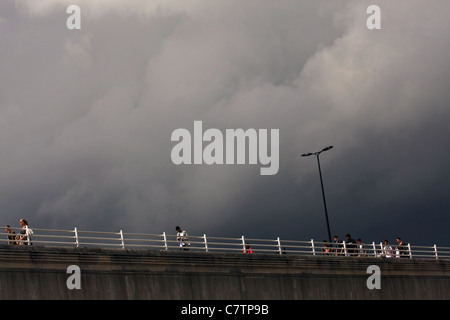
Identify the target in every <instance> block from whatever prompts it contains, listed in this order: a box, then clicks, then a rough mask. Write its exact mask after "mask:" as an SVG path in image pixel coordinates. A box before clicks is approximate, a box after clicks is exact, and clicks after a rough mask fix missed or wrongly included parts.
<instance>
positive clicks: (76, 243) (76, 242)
mask: <svg viewBox="0 0 450 320" xmlns="http://www.w3.org/2000/svg"><path fill="white" fill-rule="evenodd" d="M73 232H74V233H75V245H76V246H77V248H78V247H79V245H80V242H79V241H78V228H77V227H75V229H74V230H73Z"/></svg>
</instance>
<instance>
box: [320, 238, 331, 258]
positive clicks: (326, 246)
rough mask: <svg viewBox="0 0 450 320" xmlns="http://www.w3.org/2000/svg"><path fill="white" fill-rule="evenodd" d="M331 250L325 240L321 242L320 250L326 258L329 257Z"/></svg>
mask: <svg viewBox="0 0 450 320" xmlns="http://www.w3.org/2000/svg"><path fill="white" fill-rule="evenodd" d="M331 250H332V249H331V248H330V247H329V246H328V242H327V240H323V248H322V253H323V254H324V255H326V256H328V255H330V252H331Z"/></svg>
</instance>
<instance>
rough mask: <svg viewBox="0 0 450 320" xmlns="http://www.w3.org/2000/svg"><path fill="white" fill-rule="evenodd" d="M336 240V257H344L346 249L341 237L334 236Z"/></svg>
mask: <svg viewBox="0 0 450 320" xmlns="http://www.w3.org/2000/svg"><path fill="white" fill-rule="evenodd" d="M333 240H334V249H333V250H334V255H336V256H342V255H344V247H343V245H342V242H341V241H339V237H338V236H334V237H333Z"/></svg>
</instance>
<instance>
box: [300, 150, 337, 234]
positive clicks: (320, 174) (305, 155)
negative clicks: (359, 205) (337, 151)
mask: <svg viewBox="0 0 450 320" xmlns="http://www.w3.org/2000/svg"><path fill="white" fill-rule="evenodd" d="M331 148H333V146H329V147H326V148H323V149H322V150H320V151H317V152H313V153H311V152H308V153H304V154H302V157H309V156H312V155H314V156H316V157H317V165H318V166H319V176H320V186H321V187H322V198H323V206H324V208H325V218H326V221H327V229H328V241H329V242H330V243H331V231H330V222H329V221H328V210H327V202H326V201H325V191H324V189H323V180H322V170H321V169H320V160H319V155H320V154H321V153H322V152H324V151H327V150H330V149H331Z"/></svg>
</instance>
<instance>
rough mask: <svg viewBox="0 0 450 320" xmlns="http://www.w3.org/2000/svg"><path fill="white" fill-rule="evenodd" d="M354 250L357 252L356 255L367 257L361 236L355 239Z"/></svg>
mask: <svg viewBox="0 0 450 320" xmlns="http://www.w3.org/2000/svg"><path fill="white" fill-rule="evenodd" d="M356 243H357V245H356V252H357V254H358V257H367V250H366V249H365V248H364V244H363V243H362V240H361V238H358V239H357V240H356Z"/></svg>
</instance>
